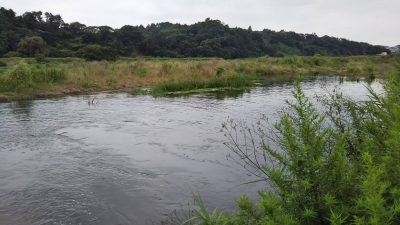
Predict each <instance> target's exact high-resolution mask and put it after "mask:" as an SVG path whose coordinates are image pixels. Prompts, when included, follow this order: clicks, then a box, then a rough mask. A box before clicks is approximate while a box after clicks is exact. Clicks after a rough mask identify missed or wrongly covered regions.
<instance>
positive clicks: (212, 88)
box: [150, 74, 255, 96]
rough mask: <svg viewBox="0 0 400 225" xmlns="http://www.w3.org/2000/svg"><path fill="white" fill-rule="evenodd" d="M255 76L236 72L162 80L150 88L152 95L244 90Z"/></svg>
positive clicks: (252, 83)
mask: <svg viewBox="0 0 400 225" xmlns="http://www.w3.org/2000/svg"><path fill="white" fill-rule="evenodd" d="M254 80H255V76H251V75H244V74H236V75H234V76H231V77H214V78H211V79H208V80H187V81H177V82H164V83H161V84H158V85H155V86H154V87H152V88H151V90H150V93H151V94H152V95H153V96H163V95H168V94H190V93H204V92H216V91H223V90H245V89H249V88H251V87H252V86H254V85H255V84H254Z"/></svg>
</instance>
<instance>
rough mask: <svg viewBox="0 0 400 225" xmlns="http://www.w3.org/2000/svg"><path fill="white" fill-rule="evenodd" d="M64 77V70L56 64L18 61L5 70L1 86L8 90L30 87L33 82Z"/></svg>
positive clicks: (46, 81) (48, 81)
mask: <svg viewBox="0 0 400 225" xmlns="http://www.w3.org/2000/svg"><path fill="white" fill-rule="evenodd" d="M65 79H66V76H65V73H64V70H63V69H61V68H60V67H59V66H57V65H30V64H27V63H25V62H21V63H18V64H16V65H14V66H12V67H10V68H9V69H7V70H6V71H5V74H4V78H3V79H2V83H3V85H2V86H3V87H7V88H8V90H9V91H13V90H20V89H25V88H31V87H33V86H34V85H35V84H52V83H55V82H61V81H64V80H65Z"/></svg>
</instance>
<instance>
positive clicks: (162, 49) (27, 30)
mask: <svg viewBox="0 0 400 225" xmlns="http://www.w3.org/2000/svg"><path fill="white" fill-rule="evenodd" d="M384 51H388V50H387V49H386V48H385V47H383V46H375V45H370V44H368V43H362V42H355V41H349V40H346V39H342V38H335V37H329V36H323V37H318V36H317V35H315V34H298V33H295V32H286V31H279V32H276V31H272V30H268V29H265V30H263V31H253V30H252V29H251V27H249V28H248V29H242V28H230V27H229V26H227V25H225V24H223V23H222V22H221V21H219V20H211V19H206V20H205V21H203V22H199V23H196V24H192V25H182V24H172V23H168V22H166V23H158V24H151V25H148V26H146V27H144V26H130V25H126V26H123V27H121V28H119V29H113V28H111V27H109V26H86V25H84V24H81V23H79V22H73V23H65V22H64V21H63V19H62V17H61V16H60V15H53V14H52V13H48V12H46V13H42V12H41V11H36V12H26V13H24V14H23V15H19V16H18V15H16V13H15V12H14V11H13V10H12V9H5V8H3V7H2V8H0V55H1V56H5V57H7V56H23V57H32V56H35V55H37V54H41V55H46V56H49V57H84V58H86V59H92V60H96V59H114V58H116V57H118V56H138V55H141V56H160V57H221V58H244V57H258V56H265V55H268V56H285V55H316V54H320V55H332V56H348V55H370V54H379V53H381V52H384Z"/></svg>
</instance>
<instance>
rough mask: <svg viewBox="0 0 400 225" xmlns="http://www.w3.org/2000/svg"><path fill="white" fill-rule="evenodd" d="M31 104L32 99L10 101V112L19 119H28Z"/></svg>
mask: <svg viewBox="0 0 400 225" xmlns="http://www.w3.org/2000/svg"><path fill="white" fill-rule="evenodd" d="M33 104H34V102H33V101H16V102H13V103H11V104H10V106H11V109H12V112H13V113H14V115H15V116H16V117H18V119H19V120H29V119H30V117H31V110H32V107H33Z"/></svg>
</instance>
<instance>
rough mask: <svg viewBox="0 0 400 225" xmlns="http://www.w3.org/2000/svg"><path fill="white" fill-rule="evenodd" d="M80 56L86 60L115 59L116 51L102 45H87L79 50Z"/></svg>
mask: <svg viewBox="0 0 400 225" xmlns="http://www.w3.org/2000/svg"><path fill="white" fill-rule="evenodd" d="M78 56H80V57H82V58H84V59H86V60H103V59H104V60H115V59H116V56H117V54H116V51H115V50H114V49H112V48H110V47H104V46H101V45H87V46H85V47H83V48H81V49H79V51H78Z"/></svg>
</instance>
